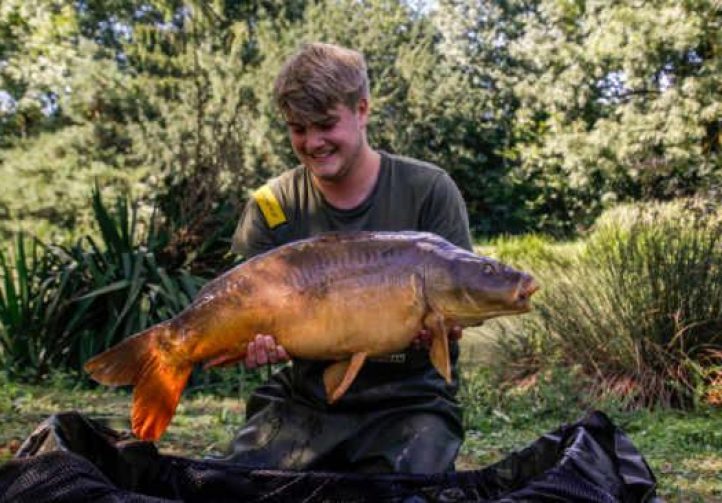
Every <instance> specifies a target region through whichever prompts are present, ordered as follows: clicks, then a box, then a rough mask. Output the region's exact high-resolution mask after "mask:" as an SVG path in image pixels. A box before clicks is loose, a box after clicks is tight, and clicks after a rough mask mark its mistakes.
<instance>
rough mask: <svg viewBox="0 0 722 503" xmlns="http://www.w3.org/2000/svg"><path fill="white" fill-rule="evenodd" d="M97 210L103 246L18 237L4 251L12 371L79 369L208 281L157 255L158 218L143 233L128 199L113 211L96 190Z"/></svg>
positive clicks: (5, 327) (1, 269)
mask: <svg viewBox="0 0 722 503" xmlns="http://www.w3.org/2000/svg"><path fill="white" fill-rule="evenodd" d="M93 210H94V214H95V218H96V223H97V225H98V227H99V228H100V234H101V236H102V246H99V245H98V244H96V242H95V240H93V239H92V238H91V237H85V238H82V239H80V240H78V241H77V242H76V244H74V245H72V246H65V247H64V246H55V245H44V244H42V243H40V242H39V241H38V240H33V241H31V242H30V243H31V244H30V245H29V244H28V242H27V240H25V239H24V238H23V237H22V236H20V237H18V239H17V242H16V245H15V247H14V250H13V253H12V254H7V255H6V254H2V253H0V274H1V275H2V278H3V284H2V288H0V335H1V336H2V338H1V340H0V362H2V364H3V367H4V368H5V369H6V370H7V371H8V373H9V374H10V375H11V376H12V377H17V378H29V379H39V378H44V377H47V376H48V375H49V374H50V373H51V372H52V371H57V370H76V371H81V369H82V365H83V364H84V362H85V360H87V359H88V358H89V357H91V356H92V355H94V354H96V353H98V352H100V351H102V350H104V349H107V348H108V347H110V346H112V345H114V344H116V343H117V342H119V341H120V340H122V339H123V338H125V337H127V336H128V335H131V334H133V333H135V332H138V331H140V330H142V329H144V328H146V327H148V326H150V325H153V324H155V323H157V322H159V321H162V320H165V319H167V318H170V317H171V316H173V315H175V314H177V313H178V312H180V311H181V310H182V309H183V308H184V307H185V306H186V305H187V304H188V303H189V302H190V300H191V299H192V298H193V297H194V296H195V293H196V292H197V290H198V289H199V288H200V287H201V286H202V284H203V283H204V282H205V280H204V279H203V278H200V277H196V276H193V275H191V274H190V273H188V272H187V271H185V270H184V269H174V270H166V269H165V268H164V267H163V266H162V265H160V264H159V263H158V262H157V261H156V257H155V252H156V251H158V250H159V249H160V247H161V246H162V243H163V240H160V239H159V238H158V236H157V235H156V233H155V232H154V230H153V229H154V225H153V223H152V222H151V224H150V225H149V228H148V230H147V231H146V232H145V233H143V235H142V236H141V232H140V231H139V230H138V228H137V219H136V214H135V210H134V209H131V205H130V204H129V203H128V202H127V200H125V199H123V198H119V199H118V200H117V202H116V207H115V211H114V212H110V211H109V210H108V209H107V208H106V207H105V205H104V203H103V201H102V199H101V197H100V192H99V191H98V190H97V189H96V190H95V192H94V194H93ZM28 246H31V248H30V250H29V253H26V251H27V248H28ZM11 257H12V258H11Z"/></svg>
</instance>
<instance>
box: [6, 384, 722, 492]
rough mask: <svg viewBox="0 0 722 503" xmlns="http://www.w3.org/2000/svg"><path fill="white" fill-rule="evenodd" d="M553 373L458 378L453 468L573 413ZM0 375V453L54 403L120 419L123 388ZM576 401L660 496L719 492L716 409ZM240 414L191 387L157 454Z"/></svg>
mask: <svg viewBox="0 0 722 503" xmlns="http://www.w3.org/2000/svg"><path fill="white" fill-rule="evenodd" d="M558 377H559V376H556V378H553V379H550V380H543V382H542V381H539V382H538V383H537V385H535V386H530V387H528V388H526V389H523V390H521V391H520V390H510V391H508V390H507V391H504V392H501V390H494V389H492V388H491V386H490V382H488V381H487V380H486V379H485V378H484V373H483V372H475V373H474V374H473V376H472V378H467V380H466V381H465V389H464V392H463V393H462V398H463V400H464V401H465V410H466V411H467V414H466V420H467V438H466V441H465V443H464V445H463V447H462V451H461V454H460V457H459V461H458V465H457V469H459V470H471V469H476V468H480V467H483V466H485V465H488V464H490V463H493V462H495V461H498V460H500V459H501V458H503V457H504V456H505V455H507V454H508V453H509V452H510V451H512V450H516V449H520V448H522V447H524V446H525V445H526V444H528V443H530V442H532V441H534V440H536V439H537V438H539V436H541V435H542V434H544V433H546V432H548V431H550V430H553V429H556V428H557V427H559V426H560V425H561V424H562V423H564V422H570V421H574V420H576V419H578V418H579V417H581V415H582V414H583V408H582V407H581V406H580V405H579V403H580V400H579V398H580V397H579V396H576V395H574V394H573V393H571V392H570V390H569V389H568V387H569V386H570V382H571V381H572V379H566V380H565V379H559V378H558ZM0 384H2V386H0V421H2V424H3V428H2V430H1V431H0V461H5V460H7V459H9V458H10V457H11V456H12V453H13V452H14V451H15V450H16V449H17V448H18V446H19V445H20V442H21V441H22V440H23V439H24V438H25V437H27V436H28V435H29V434H30V433H31V432H32V430H33V429H34V428H35V426H36V425H37V424H38V423H40V421H42V420H43V419H44V418H46V417H47V416H48V415H50V414H52V413H55V412H60V411H66V410H79V411H81V412H83V413H85V414H87V415H89V416H91V417H96V418H101V419H102V420H104V421H105V422H106V423H108V424H109V425H110V426H111V427H113V428H116V429H126V428H128V413H129V404H130V394H129V393H128V392H127V391H124V390H115V391H113V390H110V389H107V388H98V389H95V390H88V389H80V388H78V387H77V386H75V385H73V384H72V381H70V380H68V379H57V378H56V380H55V381H50V382H46V383H44V384H43V385H30V384H16V383H13V382H7V381H5V380H3V381H2V383H0ZM504 397H506V398H504ZM472 400H473V402H472ZM481 401H483V402H484V403H479V402H481ZM582 401H583V400H582ZM585 406H586V407H588V408H600V409H601V410H604V411H605V412H607V413H608V414H609V415H610V416H611V417H612V418H613V420H614V421H615V423H616V424H617V425H618V426H619V427H621V428H622V429H623V430H624V431H625V432H626V433H627V434H628V435H629V436H630V438H631V439H632V441H633V442H634V444H635V445H636V446H637V448H638V449H639V450H640V452H641V453H642V454H643V455H644V456H645V458H646V459H647V461H648V463H649V464H650V466H651V467H652V470H653V471H654V473H655V475H656V476H657V479H658V481H659V493H660V495H661V496H662V497H664V498H665V499H666V500H668V501H705V502H708V501H722V414H720V411H719V410H716V411H715V410H712V409H704V410H699V411H696V412H687V413H682V412H678V411H673V410H657V411H644V410H643V411H637V412H622V411H621V410H620V409H619V408H617V407H616V406H615V405H614V404H611V403H586V404H585ZM243 417H244V403H243V400H242V398H241V397H239V396H238V395H237V394H230V395H226V396H219V395H213V394H208V393H203V392H195V393H192V394H190V396H184V398H183V399H182V400H181V404H180V406H179V409H178V412H177V414H176V415H175V417H174V418H173V421H172V422H171V425H170V427H169V429H168V431H167V432H166V434H165V435H164V436H163V438H162V439H161V440H160V442H159V443H158V446H159V448H160V450H161V452H164V453H167V454H174V455H181V456H188V457H196V458H198V457H203V456H207V455H211V454H213V455H217V454H223V453H224V450H225V448H226V446H228V445H229V443H230V441H231V439H232V438H233V435H234V433H235V432H236V431H237V430H238V428H239V427H240V426H241V425H242V424H243Z"/></svg>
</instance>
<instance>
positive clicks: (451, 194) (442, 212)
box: [420, 173, 473, 251]
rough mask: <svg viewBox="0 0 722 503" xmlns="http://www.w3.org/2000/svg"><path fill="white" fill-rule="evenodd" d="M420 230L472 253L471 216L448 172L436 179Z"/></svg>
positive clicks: (428, 198) (422, 215)
mask: <svg viewBox="0 0 722 503" xmlns="http://www.w3.org/2000/svg"><path fill="white" fill-rule="evenodd" d="M420 227H421V229H420V230H423V231H428V232H433V233H434V234H438V235H439V236H441V237H442V238H444V239H446V240H448V241H449V242H451V243H453V244H455V245H456V246H460V247H461V248H465V249H467V250H469V251H473V248H472V244H471V233H470V231H469V216H468V214H467V212H466V203H464V199H463V197H462V196H461V192H460V191H459V188H458V187H457V186H456V184H455V183H454V181H453V180H452V179H451V177H450V176H449V175H448V174H447V173H442V174H440V175H439V176H437V177H436V179H435V180H434V182H433V184H432V187H431V190H430V191H429V194H428V195H427V197H426V198H425V200H424V204H423V206H422V210H421V226H420Z"/></svg>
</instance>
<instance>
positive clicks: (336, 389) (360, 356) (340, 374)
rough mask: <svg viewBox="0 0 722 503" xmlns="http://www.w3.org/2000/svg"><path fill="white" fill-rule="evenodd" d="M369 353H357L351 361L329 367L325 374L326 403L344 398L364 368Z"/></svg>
mask: <svg viewBox="0 0 722 503" xmlns="http://www.w3.org/2000/svg"><path fill="white" fill-rule="evenodd" d="M367 356H368V353H366V352H362V353H355V354H354V355H353V356H352V357H351V359H350V360H341V361H339V362H336V363H333V364H331V365H329V366H328V367H327V368H326V370H324V372H323V385H324V387H325V388H326V401H327V402H328V403H334V402H335V401H337V400H338V399H339V398H341V397H342V396H343V394H344V393H346V391H347V390H348V388H349V387H350V386H351V383H353V381H354V379H356V376H357V375H358V373H359V370H361V367H363V365H364V362H365V361H366V357H367Z"/></svg>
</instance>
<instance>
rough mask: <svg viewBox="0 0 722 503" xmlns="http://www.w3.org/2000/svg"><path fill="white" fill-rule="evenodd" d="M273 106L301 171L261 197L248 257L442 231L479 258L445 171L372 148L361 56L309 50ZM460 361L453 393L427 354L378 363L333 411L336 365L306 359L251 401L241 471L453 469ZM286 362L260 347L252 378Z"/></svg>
mask: <svg viewBox="0 0 722 503" xmlns="http://www.w3.org/2000/svg"><path fill="white" fill-rule="evenodd" d="M274 96H275V99H276V102H277V104H278V106H279V108H280V110H281V112H282V114H283V117H284V119H285V121H286V123H287V125H288V131H289V136H290V140H291V145H292V147H293V151H294V153H295V154H296V156H297V157H298V159H299V161H300V162H301V165H300V166H298V167H297V168H295V169H293V170H290V171H288V172H286V173H284V174H282V175H281V176H279V177H278V178H276V179H273V180H271V181H270V182H269V183H268V184H266V185H264V186H263V187H262V188H261V189H259V190H258V191H256V193H255V194H254V197H253V198H252V199H251V200H250V201H249V203H248V204H247V206H246V208H245V210H244V212H243V215H242V216H241V219H240V221H239V223H238V227H237V229H236V232H235V235H234V238H233V250H234V251H235V252H237V253H242V254H243V255H245V256H246V257H251V256H253V255H256V254H258V253H262V252H265V251H268V250H270V249H272V248H274V247H276V246H279V245H282V244H284V243H288V242H291V241H295V240H298V239H303V238H307V237H309V236H312V235H315V234H319V233H322V232H328V231H339V230H344V231H354V230H377V231H401V230H420V231H430V232H434V233H436V234H439V235H441V236H442V237H444V238H446V239H448V240H449V241H451V242H452V243H454V244H456V245H458V246H461V247H464V248H466V249H469V250H470V249H471V237H470V235H469V226H468V217H467V213H466V208H465V205H464V202H463V200H462V198H461V195H460V193H459V190H458V188H457V187H456V185H455V184H454V183H453V181H452V180H451V178H450V177H449V176H448V175H447V174H446V172H444V171H443V170H441V169H440V168H438V167H436V166H433V165H430V164H427V163H422V162H419V161H416V160H413V159H408V158H403V157H399V156H395V155H390V154H387V153H385V152H380V151H376V150H374V149H373V148H371V146H370V145H369V144H368V140H367V136H366V127H367V125H368V121H369V113H370V98H369V85H368V77H367V72H366V64H365V62H364V59H363V56H362V55H361V54H360V53H358V52H356V51H352V50H349V49H345V48H342V47H338V46H334V45H329V44H320V43H314V44H308V45H305V46H304V47H303V48H302V49H301V50H300V51H299V52H298V53H297V54H295V55H294V56H292V57H291V58H290V59H289V60H288V61H287V62H286V64H285V65H284V67H283V68H282V70H281V72H280V74H279V75H278V77H277V79H276V82H275V86H274ZM455 335H456V338H458V337H459V336H460V330H456V334H455ZM427 338H428V333H422V334H419V339H420V340H424V339H427ZM451 354H452V363H453V364H454V379H453V382H452V384H451V385H448V384H446V382H445V381H444V380H443V378H441V377H440V376H439V375H438V374H437V372H436V371H435V369H434V368H433V366H432V365H431V363H430V361H429V356H428V351H427V350H426V349H424V348H421V347H417V348H410V349H409V350H408V351H406V352H404V353H401V354H397V355H390V356H389V357H387V358H379V359H376V360H372V361H370V362H367V363H366V364H365V365H364V367H363V369H362V370H361V372H360V373H359V375H358V377H357V378H356V380H355V382H354V384H353V385H352V386H351V388H350V389H349V390H348V392H347V393H346V394H345V395H344V396H343V398H341V400H339V401H338V402H337V403H335V404H333V405H328V404H327V403H326V400H325V392H324V387H323V383H322V379H321V376H322V373H323V370H324V369H325V367H326V366H327V365H328V363H327V362H326V363H325V362H315V361H303V360H295V361H294V362H293V364H292V366H290V367H286V368H284V369H283V371H281V372H279V373H277V374H276V375H275V376H274V377H273V378H272V379H271V380H270V382H268V383H267V384H265V385H262V386H260V387H259V388H258V389H257V390H256V391H255V393H254V394H253V396H252V397H251V398H250V400H249V402H248V407H247V418H248V422H247V424H246V425H245V427H244V428H243V429H242V430H241V432H240V433H239V435H238V436H237V438H236V440H235V441H234V443H233V453H232V454H231V455H230V457H229V459H230V460H233V461H234V462H237V463H242V464H247V465H250V466H265V467H269V468H285V469H315V470H337V471H339V470H352V471H366V472H388V471H396V472H408V473H434V472H440V471H446V470H449V469H453V462H454V459H455V457H456V455H457V452H458V448H459V446H460V444H461V442H462V439H463V431H462V426H461V411H460V408H459V405H458V403H457V401H456V399H455V394H456V391H457V388H458V382H457V376H456V370H455V367H456V365H455V364H456V360H457V357H458V345H457V344H456V342H453V343H452V348H451ZM287 359H288V355H287V354H286V351H285V350H284V349H283V347H281V346H277V345H276V344H275V341H274V339H273V334H259V335H258V336H257V338H256V340H255V342H254V343H252V344H251V345H250V347H249V351H248V356H247V359H246V365H247V366H248V367H250V368H253V367H256V366H258V365H263V364H266V363H268V362H270V363H274V362H277V361H285V360H287Z"/></svg>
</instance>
